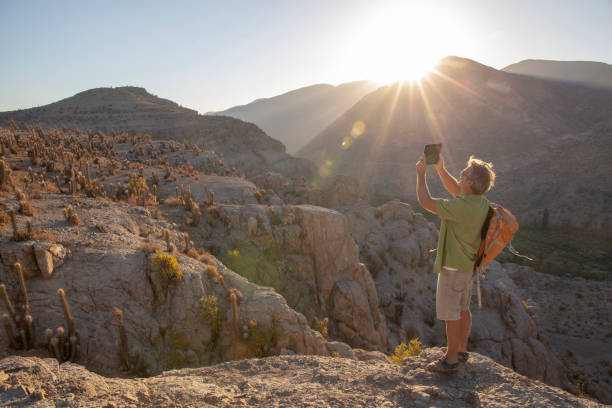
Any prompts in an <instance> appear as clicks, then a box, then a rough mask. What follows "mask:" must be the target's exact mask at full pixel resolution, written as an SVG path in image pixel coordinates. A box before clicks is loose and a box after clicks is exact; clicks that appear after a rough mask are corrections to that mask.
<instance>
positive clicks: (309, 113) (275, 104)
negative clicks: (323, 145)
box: [209, 81, 378, 154]
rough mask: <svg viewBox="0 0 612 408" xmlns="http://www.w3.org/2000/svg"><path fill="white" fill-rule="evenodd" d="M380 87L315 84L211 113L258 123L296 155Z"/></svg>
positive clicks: (372, 83)
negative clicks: (363, 98) (300, 149)
mask: <svg viewBox="0 0 612 408" xmlns="http://www.w3.org/2000/svg"><path fill="white" fill-rule="evenodd" d="M377 87H378V85H377V84H376V83H375V82H372V81H357V82H349V83H345V84H340V85H338V86H332V85H327V84H319V85H312V86H308V87H305V88H300V89H296V90H293V91H290V92H287V93H284V94H282V95H278V96H274V97H271V98H262V99H257V100H256V101H253V102H251V103H249V104H247V105H241V106H234V107H232V108H230V109H227V110H224V111H221V112H209V114H212V115H226V116H231V117H234V118H238V119H242V120H244V121H246V122H252V123H255V124H256V125H257V126H259V127H260V128H261V129H263V130H264V131H265V132H266V133H267V134H268V135H270V136H271V137H273V138H275V139H277V140H280V141H281V142H282V143H283V144H284V145H285V146H287V152H289V153H291V154H294V153H295V152H296V151H297V150H298V149H299V148H301V147H303V146H304V145H306V143H308V142H309V141H310V140H311V139H312V138H313V137H315V136H316V135H317V134H319V133H320V132H321V131H322V130H323V129H325V128H326V127H327V126H328V125H329V124H331V123H332V122H333V121H334V120H335V119H336V118H337V117H338V116H340V115H341V114H342V113H344V112H345V111H346V110H347V109H349V108H350V107H351V106H353V105H354V104H355V103H356V102H357V101H358V100H359V99H361V98H362V97H363V96H364V95H366V94H368V93H369V92H371V91H373V90H375V89H376V88H377Z"/></svg>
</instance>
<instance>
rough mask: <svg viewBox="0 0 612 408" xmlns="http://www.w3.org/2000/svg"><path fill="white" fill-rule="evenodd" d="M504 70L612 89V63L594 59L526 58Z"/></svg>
mask: <svg viewBox="0 0 612 408" xmlns="http://www.w3.org/2000/svg"><path fill="white" fill-rule="evenodd" d="M502 71H505V72H511V73H513V74H521V75H529V76H533V77H538V78H544V79H550V80H554V81H560V82H567V83H571V84H578V85H586V86H590V87H594V88H604V89H612V65H609V64H605V63H603V62H593V61H547V60H531V59H530V60H524V61H521V62H518V63H516V64H511V65H508V66H507V67H505V68H503V69H502Z"/></svg>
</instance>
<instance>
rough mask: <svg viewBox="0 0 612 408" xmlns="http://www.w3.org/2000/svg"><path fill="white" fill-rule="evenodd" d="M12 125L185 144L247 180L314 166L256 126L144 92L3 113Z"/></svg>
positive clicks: (2, 119)
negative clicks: (220, 158) (196, 147)
mask: <svg viewBox="0 0 612 408" xmlns="http://www.w3.org/2000/svg"><path fill="white" fill-rule="evenodd" d="M11 120H14V121H15V123H16V124H17V126H19V127H20V128H22V127H23V126H24V125H30V126H34V125H39V126H41V127H42V128H44V129H54V128H57V129H60V130H61V128H62V125H65V126H67V127H68V128H70V129H76V128H78V129H80V130H82V131H89V130H93V131H94V132H97V131H103V132H105V133H110V132H112V131H117V132H129V133H131V134H134V133H147V134H151V135H152V136H153V138H164V139H174V140H177V141H180V142H183V141H185V140H187V141H189V142H192V143H197V144H199V145H200V146H201V148H203V149H208V150H214V151H215V152H216V153H219V154H223V155H224V156H225V162H226V164H227V165H228V166H230V167H236V168H237V169H238V170H240V171H241V172H244V173H245V174H246V175H247V176H253V175H256V174H260V173H262V172H265V171H275V172H279V173H282V174H284V175H286V176H288V177H296V176H308V175H309V174H310V173H311V164H310V163H309V162H308V161H306V160H301V159H294V158H293V157H291V156H290V155H288V154H287V153H285V146H284V145H283V144H282V143H281V142H279V141H278V140H275V139H273V138H271V137H270V136H268V135H267V134H266V133H265V132H264V131H262V130H261V129H260V128H259V127H257V126H256V125H254V124H252V123H246V122H243V121H241V120H239V119H236V118H230V117H227V116H205V115H199V114H198V113H197V112H196V111H195V110H192V109H188V108H185V107H182V106H180V105H178V104H177V103H175V102H172V101H170V100H167V99H163V98H159V97H157V96H156V95H153V94H150V93H149V92H147V90H146V89H144V88H140V87H118V88H95V89H90V90H87V91H83V92H80V93H78V94H76V95H74V96H71V97H69V98H66V99H62V100H61V101H58V102H54V103H51V104H48V105H45V106H40V107H36V108H31V109H22V110H16V111H10V112H0V128H10V127H11Z"/></svg>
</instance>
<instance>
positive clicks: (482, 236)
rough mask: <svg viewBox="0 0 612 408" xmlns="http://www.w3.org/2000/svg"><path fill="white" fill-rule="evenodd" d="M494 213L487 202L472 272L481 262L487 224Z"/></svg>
mask: <svg viewBox="0 0 612 408" xmlns="http://www.w3.org/2000/svg"><path fill="white" fill-rule="evenodd" d="M493 215H495V211H493V207H491V204H489V211H488V212H487V217H486V218H485V221H484V223H483V224H482V228H481V229H480V247H479V248H478V251H476V262H475V263H474V273H476V270H477V269H478V267H479V266H480V264H481V263H482V258H483V257H484V253H485V241H486V238H487V232H488V231H489V224H490V223H491V218H493Z"/></svg>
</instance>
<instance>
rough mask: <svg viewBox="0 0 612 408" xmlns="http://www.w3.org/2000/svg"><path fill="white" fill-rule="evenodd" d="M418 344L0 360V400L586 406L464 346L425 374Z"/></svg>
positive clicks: (426, 357)
mask: <svg viewBox="0 0 612 408" xmlns="http://www.w3.org/2000/svg"><path fill="white" fill-rule="evenodd" d="M441 355H442V351H441V350H440V349H437V348H434V349H428V350H426V351H425V352H423V353H422V354H421V355H420V356H419V357H409V358H408V359H406V360H404V363H403V364H401V365H399V364H396V363H390V362H388V361H380V360H371V361H366V362H362V361H354V360H350V359H345V358H333V357H317V356H276V357H267V358H263V359H251V360H241V361H232V362H226V363H222V364H219V365H216V366H212V367H203V368H195V369H182V370H173V371H166V372H164V373H163V374H161V375H159V376H156V377H151V378H140V379H139V378H134V379H120V378H105V377H102V376H99V375H97V374H94V373H92V372H90V371H87V370H86V369H85V368H83V367H82V366H80V365H77V364H71V363H66V364H63V365H62V366H59V365H58V364H57V361H55V360H52V359H40V358H31V357H30V358H26V357H15V356H13V357H8V358H5V359H3V360H1V361H0V381H2V384H1V385H0V387H1V389H2V394H1V395H0V404H3V405H10V406H34V407H53V406H59V407H100V406H104V407H120V406H121V407H138V406H143V407H144V406H156V407H170V406H182V407H347V408H353V407H431V406H435V407H509V406H515V407H516V406H529V407H544V406H546V407H553V406H554V407H570V406H571V407H596V406H600V405H599V404H598V403H596V402H593V401H590V400H587V399H581V398H578V397H575V396H573V395H571V394H569V393H567V392H564V391H561V390H559V389H557V388H554V387H550V386H548V385H545V384H543V383H540V382H538V381H531V380H529V379H528V378H526V377H523V376H522V375H520V374H517V373H515V372H514V371H512V370H510V369H508V368H505V367H503V366H501V365H499V364H496V363H495V362H494V361H493V360H491V359H490V358H487V357H484V356H481V355H479V354H476V353H473V354H472V355H471V356H470V361H468V363H467V364H466V366H465V367H463V368H461V369H460V370H459V372H458V373H456V374H455V375H453V376H446V375H441V374H433V373H430V372H428V371H427V370H426V369H425V366H426V364H427V363H428V362H430V361H432V360H434V359H435V358H438V357H439V356H441Z"/></svg>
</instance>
